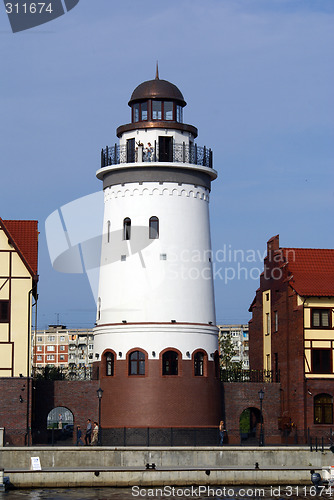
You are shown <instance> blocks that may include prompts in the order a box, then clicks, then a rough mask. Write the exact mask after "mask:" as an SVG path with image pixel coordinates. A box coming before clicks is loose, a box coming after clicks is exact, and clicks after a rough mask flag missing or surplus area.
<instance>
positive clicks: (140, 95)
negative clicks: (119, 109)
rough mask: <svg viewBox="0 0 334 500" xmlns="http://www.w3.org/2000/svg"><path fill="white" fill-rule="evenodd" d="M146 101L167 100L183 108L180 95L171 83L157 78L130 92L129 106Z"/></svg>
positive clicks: (182, 99)
mask: <svg viewBox="0 0 334 500" xmlns="http://www.w3.org/2000/svg"><path fill="white" fill-rule="evenodd" d="M147 99H168V100H171V101H177V102H178V103H179V104H180V105H181V106H185V105H186V104H187V103H186V102H185V100H184V98H183V95H182V93H181V92H180V90H179V89H178V88H177V86H176V85H174V84H173V83H170V82H168V81H167V80H160V79H159V78H158V77H157V78H155V79H154V80H148V81H147V82H143V83H141V84H140V85H138V87H136V88H135V90H134V91H133V92H132V96H131V99H130V101H129V106H131V104H133V103H134V102H136V101H143V100H147Z"/></svg>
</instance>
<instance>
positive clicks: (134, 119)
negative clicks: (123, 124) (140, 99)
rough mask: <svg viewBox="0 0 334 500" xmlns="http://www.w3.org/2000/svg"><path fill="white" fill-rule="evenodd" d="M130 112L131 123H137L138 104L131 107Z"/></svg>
mask: <svg viewBox="0 0 334 500" xmlns="http://www.w3.org/2000/svg"><path fill="white" fill-rule="evenodd" d="M132 112H133V121H134V122H139V103H137V104H134V105H133V108H132Z"/></svg>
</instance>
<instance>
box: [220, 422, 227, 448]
mask: <svg viewBox="0 0 334 500" xmlns="http://www.w3.org/2000/svg"><path fill="white" fill-rule="evenodd" d="M226 434H227V432H226V429H225V424H224V420H221V421H220V423H219V444H220V445H223V444H224V441H225V437H226Z"/></svg>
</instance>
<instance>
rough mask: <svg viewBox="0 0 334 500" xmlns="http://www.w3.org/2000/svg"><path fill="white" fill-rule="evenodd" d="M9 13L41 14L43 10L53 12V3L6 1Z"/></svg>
mask: <svg viewBox="0 0 334 500" xmlns="http://www.w3.org/2000/svg"><path fill="white" fill-rule="evenodd" d="M6 12H7V14H41V13H42V12H48V13H49V14H51V13H52V12H53V9H52V4H51V3H49V4H47V3H45V2H44V3H43V2H38V3H30V4H29V3H23V4H18V3H6Z"/></svg>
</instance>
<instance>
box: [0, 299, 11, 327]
mask: <svg viewBox="0 0 334 500" xmlns="http://www.w3.org/2000/svg"><path fill="white" fill-rule="evenodd" d="M0 323H9V300H0Z"/></svg>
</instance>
